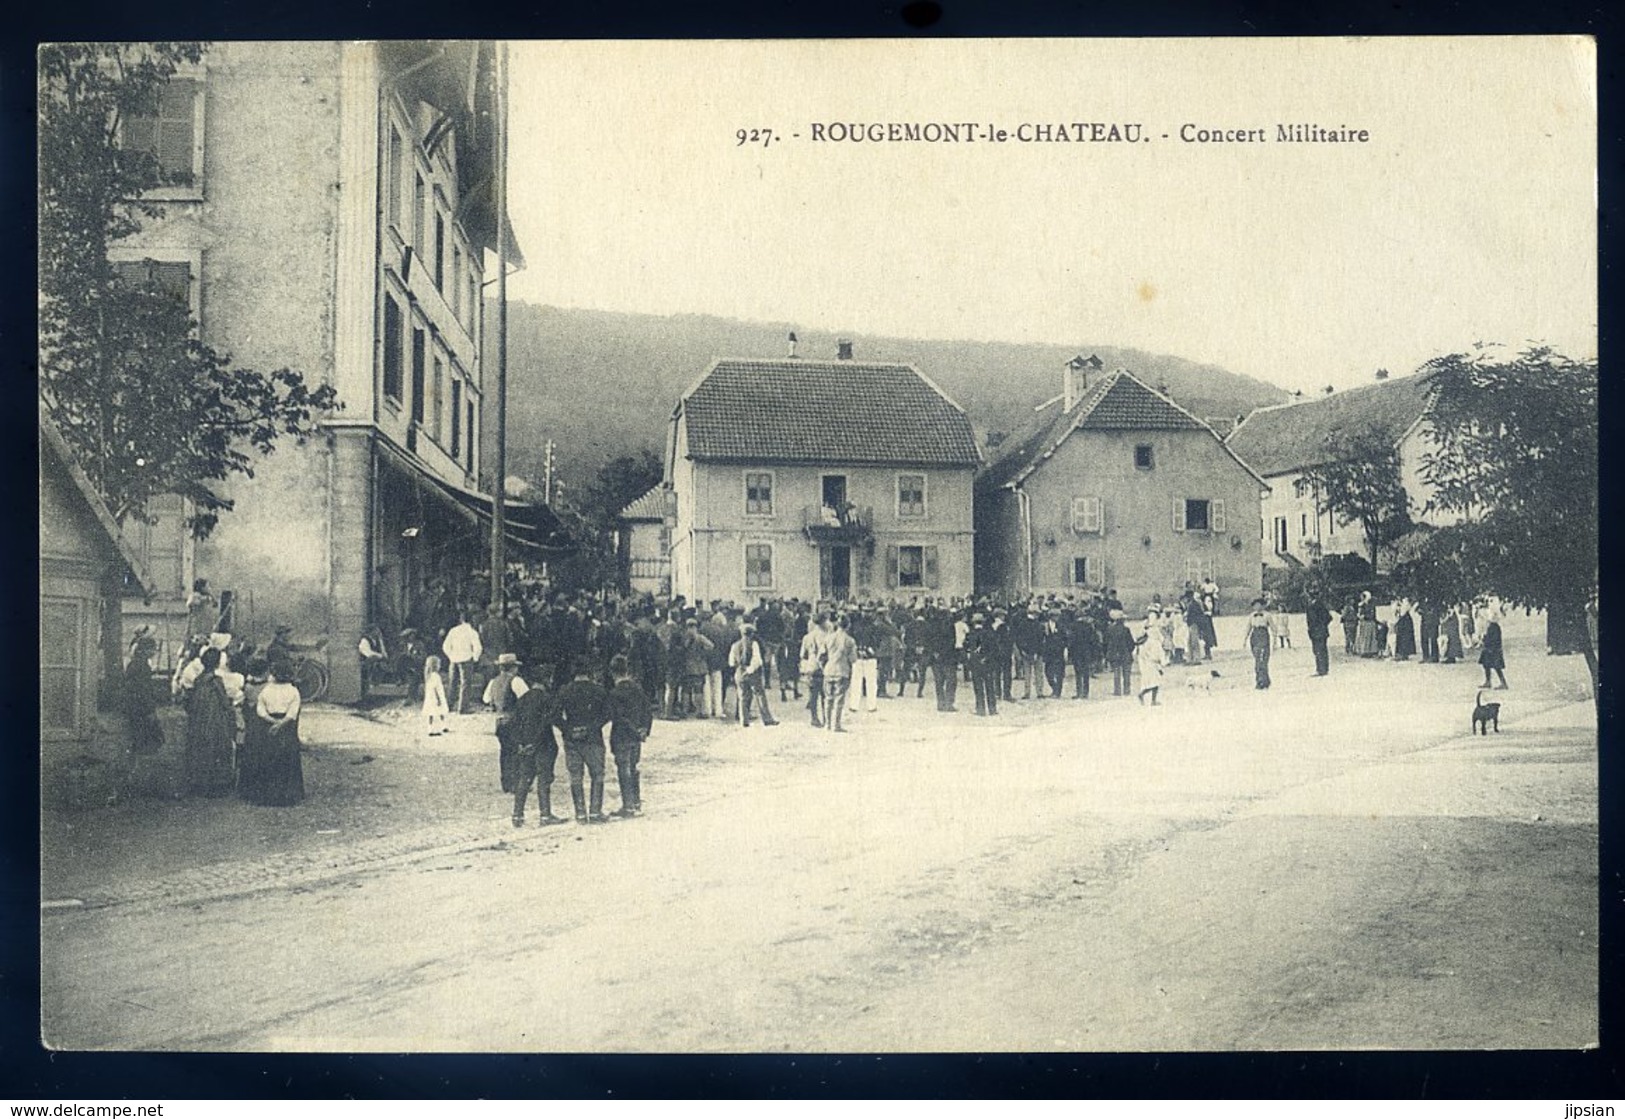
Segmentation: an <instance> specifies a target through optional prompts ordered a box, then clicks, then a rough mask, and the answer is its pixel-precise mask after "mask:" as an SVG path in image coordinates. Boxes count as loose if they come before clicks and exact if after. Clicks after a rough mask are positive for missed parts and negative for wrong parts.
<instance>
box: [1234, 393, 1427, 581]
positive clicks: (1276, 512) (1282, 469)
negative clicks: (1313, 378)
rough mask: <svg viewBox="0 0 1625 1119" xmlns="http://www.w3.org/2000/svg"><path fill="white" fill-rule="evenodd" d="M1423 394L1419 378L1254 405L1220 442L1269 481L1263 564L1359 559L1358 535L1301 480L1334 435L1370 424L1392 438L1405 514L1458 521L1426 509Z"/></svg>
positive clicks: (1362, 550) (1355, 526) (1362, 549)
mask: <svg viewBox="0 0 1625 1119" xmlns="http://www.w3.org/2000/svg"><path fill="white" fill-rule="evenodd" d="M1428 400H1429V392H1428V387H1427V384H1426V382H1425V381H1424V379H1423V378H1421V377H1419V376H1410V377H1394V378H1388V379H1385V380H1381V381H1376V382H1373V383H1371V384H1366V385H1360V386H1358V387H1356V388H1352V389H1345V390H1344V391H1342V392H1335V393H1331V394H1329V395H1326V396H1317V397H1311V398H1309V399H1306V400H1303V401H1300V402H1295V403H1291V404H1281V405H1276V406H1274V407H1270V408H1259V409H1257V410H1256V411H1254V412H1253V413H1252V414H1250V415H1249V416H1248V417H1247V418H1246V420H1244V421H1243V422H1242V423H1241V424H1240V425H1239V426H1238V427H1237V428H1236V430H1235V431H1233V432H1231V434H1230V437H1229V439H1228V440H1226V445H1227V446H1228V447H1229V448H1230V449H1231V450H1232V451H1234V452H1235V453H1236V454H1237V456H1239V457H1240V458H1241V459H1242V460H1243V461H1245V462H1246V463H1247V464H1248V465H1250V466H1251V467H1252V468H1253V469H1255V470H1257V471H1258V473H1259V474H1261V475H1262V476H1263V477H1264V479H1265V481H1267V482H1268V483H1269V484H1270V490H1269V493H1267V494H1266V495H1265V497H1264V503H1263V508H1262V517H1261V522H1260V526H1259V529H1260V533H1259V535H1260V541H1261V547H1262V553H1263V562H1264V564H1265V566H1268V567H1282V566H1288V565H1291V564H1294V563H1301V564H1310V563H1313V562H1314V561H1315V560H1317V559H1319V558H1320V557H1321V556H1331V555H1343V554H1347V553H1353V554H1355V555H1358V556H1365V555H1366V553H1367V551H1368V548H1367V545H1366V541H1365V532H1364V530H1363V529H1362V528H1361V527H1360V525H1359V523H1358V522H1352V523H1351V522H1347V521H1344V520H1343V519H1342V517H1341V516H1339V515H1338V514H1337V513H1336V511H1335V510H1334V511H1329V512H1324V513H1323V512H1321V511H1320V509H1319V500H1318V495H1317V493H1316V492H1315V489H1314V487H1313V486H1312V485H1311V484H1310V482H1309V481H1307V480H1306V479H1305V478H1304V473H1305V472H1306V471H1308V470H1310V469H1311V468H1313V467H1316V466H1320V465H1324V463H1325V460H1326V445H1327V441H1328V440H1329V439H1330V438H1332V437H1333V436H1334V435H1336V434H1338V433H1340V432H1349V431H1354V430H1357V429H1360V428H1365V427H1370V428H1374V429H1375V430H1377V431H1379V432H1381V433H1382V434H1383V435H1384V437H1385V438H1387V439H1390V440H1392V441H1393V443H1394V446H1395V448H1396V449H1397V450H1398V452H1399V463H1400V474H1401V478H1402V481H1403V483H1404V486H1405V493H1406V495H1407V497H1408V498H1409V500H1410V513H1411V516H1412V517H1413V518H1414V519H1416V520H1418V521H1427V522H1428V523H1431V524H1435V525H1440V524H1448V523H1451V522H1453V521H1455V520H1458V519H1459V518H1458V517H1456V516H1455V515H1453V514H1442V513H1439V512H1438V511H1436V510H1429V509H1428V508H1427V505H1428V502H1429V500H1430V499H1431V498H1432V487H1430V486H1429V485H1428V483H1427V482H1426V480H1425V479H1424V478H1423V476H1422V475H1423V458H1424V456H1425V455H1426V454H1427V453H1428V451H1429V449H1430V447H1431V446H1432V441H1433V435H1432V429H1431V428H1430V426H1429V424H1428V418H1427V415H1428Z"/></svg>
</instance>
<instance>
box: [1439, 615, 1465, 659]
mask: <svg viewBox="0 0 1625 1119" xmlns="http://www.w3.org/2000/svg"><path fill="white" fill-rule="evenodd" d="M1439 628H1440V630H1441V631H1442V632H1443V634H1444V663H1445V664H1455V663H1456V662H1457V661H1459V660H1461V658H1462V649H1461V614H1460V613H1458V612H1457V610H1456V608H1455V607H1454V606H1452V607H1451V608H1450V609H1449V610H1446V611H1445V614H1444V622H1443V624H1442V625H1441V626H1440V627H1439Z"/></svg>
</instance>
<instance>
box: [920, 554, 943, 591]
mask: <svg viewBox="0 0 1625 1119" xmlns="http://www.w3.org/2000/svg"><path fill="white" fill-rule="evenodd" d="M920 551H921V553H922V554H923V556H924V559H925V585H926V586H927V587H930V588H931V589H932V590H936V589H937V587H939V586H941V585H942V576H941V574H940V569H939V568H938V566H937V546H936V545H935V544H928V545H926V546H925V547H924V548H922V549H920Z"/></svg>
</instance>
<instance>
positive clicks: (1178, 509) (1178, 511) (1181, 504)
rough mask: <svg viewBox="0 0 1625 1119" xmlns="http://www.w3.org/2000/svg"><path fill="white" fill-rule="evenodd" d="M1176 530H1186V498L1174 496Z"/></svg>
mask: <svg viewBox="0 0 1625 1119" xmlns="http://www.w3.org/2000/svg"><path fill="white" fill-rule="evenodd" d="M1174 531H1175V532H1184V531H1185V499H1184V498H1183V497H1176V498H1174Z"/></svg>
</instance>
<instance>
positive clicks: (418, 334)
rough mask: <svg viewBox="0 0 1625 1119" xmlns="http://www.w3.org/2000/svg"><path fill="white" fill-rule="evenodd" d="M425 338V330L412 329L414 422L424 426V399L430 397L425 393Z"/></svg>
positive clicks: (420, 328)
mask: <svg viewBox="0 0 1625 1119" xmlns="http://www.w3.org/2000/svg"><path fill="white" fill-rule="evenodd" d="M423 343H424V337H423V328H422V327H418V326H414V327H413V328H412V422H413V423H415V424H417V425H419V426H420V427H421V426H422V424H423V398H424V397H425V396H427V395H428V393H427V392H425V391H424V373H425V370H424V355H423V350H424V345H423Z"/></svg>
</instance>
